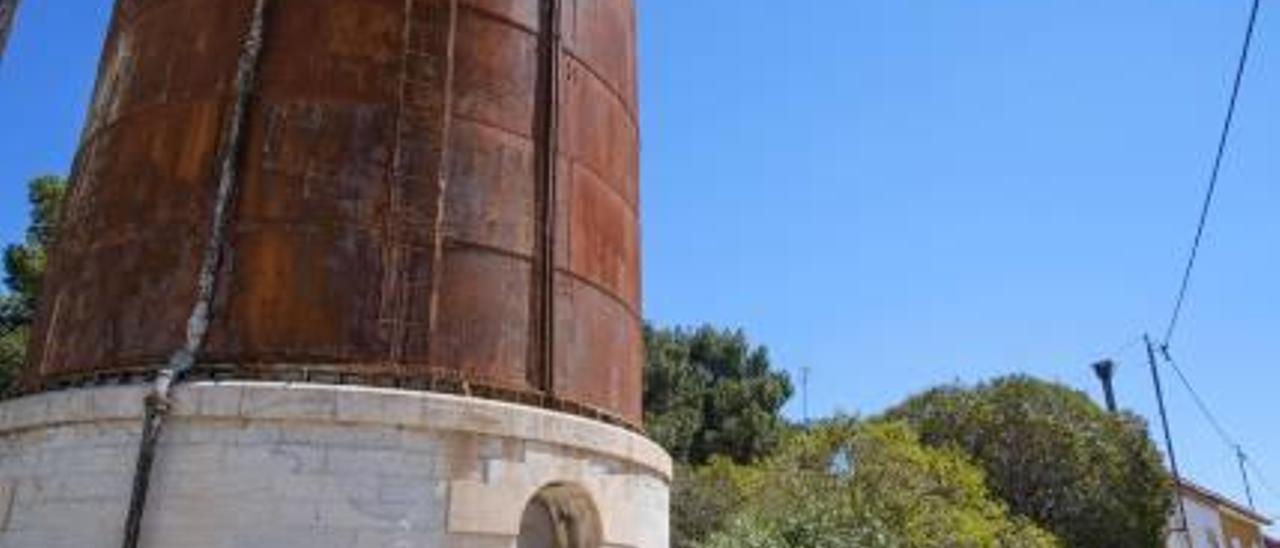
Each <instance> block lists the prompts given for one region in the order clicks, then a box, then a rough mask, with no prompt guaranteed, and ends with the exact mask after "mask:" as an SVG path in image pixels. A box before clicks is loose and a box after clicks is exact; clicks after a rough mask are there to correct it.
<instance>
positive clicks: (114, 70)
mask: <svg viewBox="0 0 1280 548" xmlns="http://www.w3.org/2000/svg"><path fill="white" fill-rule="evenodd" d="M254 5H255V0H165V1H159V0H118V1H117V4H116V7H115V13H114V15H113V19H112V23H111V28H110V31H109V34H108V39H107V42H106V45H105V50H104V53H103V60H102V63H101V67H100V69H99V78H98V84H97V88H96V91H95V94H94V99H93V105H92V107H91V112H90V115H89V119H88V121H87V124H86V128H85V130H84V134H83V142H82V145H81V149H80V151H79V154H78V156H77V160H76V166H75V168H74V172H73V185H74V186H73V190H72V192H71V197H70V201H69V204H68V209H67V213H66V220H65V224H64V226H63V229H62V232H61V236H60V241H59V242H58V245H57V246H56V250H55V252H54V256H53V258H52V264H51V267H50V268H51V270H50V273H49V276H48V278H47V280H46V283H45V293H44V296H43V299H42V309H41V312H40V314H39V317H38V319H37V326H36V333H35V335H34V336H33V338H32V340H33V342H32V346H33V348H32V352H31V356H32V361H31V364H30V367H29V370H28V374H27V376H26V384H27V387H28V389H30V390H44V389H52V388H57V387H62V386H78V385H85V384H93V383H109V382H122V381H125V382H128V381H131V380H137V379H140V378H143V377H146V376H147V375H148V374H149V373H150V372H153V371H155V370H156V369H157V368H158V367H161V366H163V364H164V363H165V362H166V360H168V359H169V357H170V356H171V355H172V354H173V353H174V352H175V350H177V349H178V348H180V347H182V344H183V339H184V336H185V333H186V331H187V328H188V326H187V323H188V319H189V315H190V313H191V310H192V307H193V303H195V301H197V293H198V291H197V287H198V283H199V278H200V274H201V266H202V260H201V258H202V250H203V249H204V248H205V246H206V245H209V244H210V243H212V245H214V246H216V248H217V249H218V250H219V252H220V256H221V257H222V260H221V261H220V262H219V263H218V265H219V268H217V269H216V270H215V271H213V272H210V274H211V275H212V277H213V278H212V279H213V280H214V282H215V284H214V286H213V287H214V288H215V291H214V293H213V298H212V300H210V301H209V302H208V304H209V310H210V312H211V315H210V317H211V322H210V324H209V328H208V334H207V336H205V337H204V338H203V345H202V347H201V349H200V352H199V353H198V356H197V361H198V365H197V367H196V369H195V370H194V371H193V375H195V376H198V377H202V378H209V377H213V378H228V379H231V378H234V379H273V380H297V381H313V382H334V383H354V384H369V385H379V386H397V387H403V388H414V389H424V390H441V391H451V392H460V393H465V394H471V395H476V396H483V397H493V398H499V399H505V400H513V401H521V402H526V403H534V404H539V405H545V406H548V407H552V408H556V409H560V410H565V411H572V412H578V413H583V414H587V415H591V416H595V417H598V418H605V419H610V420H616V421H619V422H622V423H625V424H629V425H633V426H634V425H637V424H638V423H639V421H640V392H641V368H642V364H641V361H642V349H641V344H642V342H641V316H640V256H639V253H640V252H639V222H638V217H637V215H638V213H637V212H638V157H637V149H638V137H639V131H638V128H637V117H636V112H637V105H636V95H637V94H636V77H635V75H636V55H635V12H634V6H633V4H632V0H326V1H316V0H266V10H265V16H264V18H263V20H261V21H257V22H259V23H262V33H261V54H260V57H258V58H256V59H255V61H254V62H255V65H256V66H255V69H256V78H255V79H254V80H253V81H252V82H249V86H248V87H247V89H242V88H240V87H238V86H237V78H236V76H237V71H238V68H240V65H241V64H243V63H244V62H245V59H244V55H243V52H244V50H245V48H244V47H243V42H244V40H245V38H246V36H247V33H248V32H249V29H250V28H252V25H253V24H254V22H255V15H254V13H255V12H254ZM242 94H247V102H246V105H247V108H246V109H245V110H244V111H243V113H237V109H235V108H234V105H235V104H236V100H237V97H239V96H241V95H242ZM237 118H238V119H239V121H240V122H242V123H243V132H242V134H241V136H240V137H239V138H238V139H234V141H235V142H229V141H228V139H227V136H228V135H229V133H228V131H227V128H228V127H230V126H231V125H232V124H233V123H234V122H236V121H237V120H236V119H237ZM222 160H227V161H229V162H231V164H229V165H230V166H232V167H234V168H235V169H233V170H232V171H234V173H235V178H234V180H233V181H232V192H231V194H230V195H229V199H228V200H227V201H225V202H224V203H226V204H227V205H228V206H229V209H228V210H227V213H226V216H225V217H226V225H225V226H226V230H225V233H223V234H222V235H221V237H220V238H216V241H211V239H213V238H214V237H215V236H216V234H214V232H215V231H214V230H213V229H211V226H212V225H214V224H215V223H216V220H217V217H216V216H215V211H216V206H217V204H218V203H219V200H220V197H219V194H218V190H217V189H218V188H219V187H218V182H217V181H216V179H217V174H219V173H222V171H220V162H221V161H222Z"/></svg>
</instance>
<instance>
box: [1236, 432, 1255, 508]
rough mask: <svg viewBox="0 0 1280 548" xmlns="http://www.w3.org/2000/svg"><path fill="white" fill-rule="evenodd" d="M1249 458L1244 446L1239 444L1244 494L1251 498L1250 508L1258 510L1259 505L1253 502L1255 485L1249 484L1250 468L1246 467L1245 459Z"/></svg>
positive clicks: (1238, 458)
mask: <svg viewBox="0 0 1280 548" xmlns="http://www.w3.org/2000/svg"><path fill="white" fill-rule="evenodd" d="M1248 458H1249V457H1247V456H1245V454H1244V448H1243V447H1240V446H1239V445H1237V446H1236V461H1237V462H1238V463H1239V464H1240V479H1242V480H1244V496H1245V497H1246V498H1247V499H1248V500H1249V509H1250V510H1253V511H1255V512H1257V511H1258V507H1257V506H1254V504H1253V486H1252V485H1250V484H1249V470H1248V469H1247V468H1246V467H1245V460H1246V459H1248Z"/></svg>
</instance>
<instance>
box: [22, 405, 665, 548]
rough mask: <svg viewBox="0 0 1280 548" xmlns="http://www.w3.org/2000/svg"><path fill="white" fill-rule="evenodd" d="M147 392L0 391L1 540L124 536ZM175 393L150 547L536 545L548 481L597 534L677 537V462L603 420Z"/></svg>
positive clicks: (53, 544) (57, 542) (604, 541)
mask: <svg viewBox="0 0 1280 548" xmlns="http://www.w3.org/2000/svg"><path fill="white" fill-rule="evenodd" d="M147 390H148V388H147V387H143V386H137V387H105V388H92V389H82V390H69V391H64V392H54V393H48V394H41V395H36V396H31V397H26V398H22V399H17V400H12V401H8V402H3V403H0V548H118V547H119V546H120V542H121V534H122V530H123V524H124V520H125V514H126V508H127V506H128V501H129V494H130V488H131V485H132V479H133V470H134V463H135V458H136V453H137V448H138V437H139V433H140V430H141V422H142V420H141V417H142V412H143V398H144V396H145V395H146V394H147ZM175 397H176V407H175V408H174V411H173V415H172V416H171V418H170V420H169V421H168V422H167V424H166V427H165V430H164V435H163V437H162V438H161V440H160V444H159V447H158V451H157V458H156V462H155V469H154V471H153V473H152V483H151V490H150V498H149V500H148V504H147V510H146V515H145V520H144V522H143V534H142V546H143V547H145V548H161V547H165V548H289V547H298V548H351V547H357V548H366V547H367V548H375V547H376V548H419V547H422V548H427V547H432V548H434V547H441V548H458V547H476V548H513V547H516V546H517V544H518V545H519V546H521V547H523V546H538V545H540V544H539V541H536V540H535V541H530V540H529V539H528V538H525V539H520V540H517V537H518V536H520V535H521V534H522V533H521V531H522V529H521V526H522V517H524V518H527V516H528V515H529V514H528V513H527V512H526V511H527V509H528V508H529V507H530V503H531V501H533V500H535V499H537V498H538V497H539V496H540V493H544V492H549V491H548V489H551V490H554V491H555V492H572V493H575V494H577V495H575V496H577V497H578V500H577V501H576V502H575V503H574V504H573V505H572V506H573V509H574V511H575V512H585V513H590V514H592V515H590V516H584V517H582V519H581V520H580V523H579V525H581V524H582V523H587V524H589V525H590V528H592V529H593V531H594V532H593V533H591V534H590V535H588V537H589V538H591V539H593V540H591V541H590V542H592V543H596V542H598V543H599V544H600V545H602V546H604V547H611V548H666V547H667V542H668V524H667V519H668V515H667V512H668V510H667V506H668V487H669V483H670V475H671V462H670V459H669V458H668V457H667V455H666V454H665V453H663V451H662V450H661V449H660V448H658V447H657V446H656V445H654V444H653V443H652V442H650V441H649V440H647V439H645V438H643V437H641V436H639V435H636V434H634V433H631V432H628V431H625V430H622V429H619V428H615V427H612V426H609V425H606V424H602V423H598V422H595V421H591V420H587V419H582V418H578V417H575V416H570V415H565V414H560V413H554V412H549V411H544V410H541V409H536V408H530V407H524V406H520V405H513V404H506V403H501V402H493V401H485V400H477V399H473V398H462V397H456V396H449V395H441V394H429V393H418V392H405V391H397V390H382V389H372V388H359V387H335V386H320V385H305V384H276V383H193V384H188V385H183V386H181V387H179V388H178V390H177V392H176V396H175ZM526 521H527V519H526ZM528 529H529V526H528V525H527V524H526V533H525V535H526V537H527V536H528V532H527V531H528ZM596 539H598V540H596ZM575 548H576V547H575ZM588 548H594V546H592V547H588Z"/></svg>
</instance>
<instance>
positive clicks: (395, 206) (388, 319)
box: [379, 0, 415, 367]
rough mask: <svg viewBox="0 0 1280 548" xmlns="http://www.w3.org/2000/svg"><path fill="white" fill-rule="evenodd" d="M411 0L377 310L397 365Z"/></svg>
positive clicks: (409, 1)
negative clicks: (388, 331) (400, 186)
mask: <svg viewBox="0 0 1280 548" xmlns="http://www.w3.org/2000/svg"><path fill="white" fill-rule="evenodd" d="M414 5H415V4H414V0H404V14H403V16H404V22H403V25H402V26H401V30H400V40H401V44H400V75H399V78H400V81H399V82H398V84H399V89H398V90H397V91H396V93H397V97H396V113H395V125H394V127H393V129H392V132H393V136H392V144H391V155H392V156H391V166H390V170H389V173H388V176H387V211H386V215H385V216H384V218H383V226H384V227H385V230H386V232H387V235H386V237H387V249H386V256H385V257H384V260H383V269H384V270H383V273H382V287H381V296H380V298H381V301H382V303H381V305H380V307H379V309H380V311H381V313H380V316H381V317H380V318H379V323H380V324H382V325H383V326H384V327H386V328H388V329H390V335H389V337H388V341H387V346H388V348H387V350H388V357H387V362H388V364H389V365H391V366H393V367H399V366H400V362H401V361H402V357H403V353H404V337H405V325H404V323H405V314H406V312H407V311H406V307H405V303H404V295H403V293H404V291H403V284H402V283H401V272H402V269H401V263H402V259H403V257H401V251H402V250H401V242H400V232H401V230H402V228H403V227H402V226H401V225H400V213H401V204H400V188H399V185H400V184H401V183H402V177H403V176H404V173H403V171H404V166H403V162H404V126H405V120H404V118H405V113H404V110H405V100H406V99H407V97H408V88H409V54H410V51H411V47H412V43H413V12H414Z"/></svg>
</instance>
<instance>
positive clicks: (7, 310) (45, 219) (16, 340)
mask: <svg viewBox="0 0 1280 548" xmlns="http://www.w3.org/2000/svg"><path fill="white" fill-rule="evenodd" d="M66 191H67V184H66V181H65V180H64V179H62V178H61V177H55V176H44V177H37V178H35V179H33V180H32V181H31V182H30V184H29V185H28V192H27V198H28V200H29V201H30V203H31V224H30V226H28V227H27V234H26V238H25V241H23V243H20V244H13V245H9V246H7V247H6V248H5V250H4V273H5V276H4V284H5V286H6V288H7V290H8V291H7V292H6V293H4V294H3V295H0V393H3V392H4V391H5V390H6V389H7V387H8V386H9V384H10V383H11V382H12V380H13V378H14V376H15V375H16V374H17V371H18V368H20V367H21V366H22V363H23V361H24V360H25V358H26V346H27V334H28V332H29V331H30V324H31V320H32V317H33V316H34V315H35V308H36V300H37V299H38V298H39V297H40V286H41V282H42V281H43V279H44V272H45V268H46V264H47V262H48V250H49V248H50V246H52V244H53V239H54V237H55V235H56V232H57V227H58V223H59V221H60V220H61V218H62V204H63V201H64V199H65V196H66Z"/></svg>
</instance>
